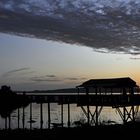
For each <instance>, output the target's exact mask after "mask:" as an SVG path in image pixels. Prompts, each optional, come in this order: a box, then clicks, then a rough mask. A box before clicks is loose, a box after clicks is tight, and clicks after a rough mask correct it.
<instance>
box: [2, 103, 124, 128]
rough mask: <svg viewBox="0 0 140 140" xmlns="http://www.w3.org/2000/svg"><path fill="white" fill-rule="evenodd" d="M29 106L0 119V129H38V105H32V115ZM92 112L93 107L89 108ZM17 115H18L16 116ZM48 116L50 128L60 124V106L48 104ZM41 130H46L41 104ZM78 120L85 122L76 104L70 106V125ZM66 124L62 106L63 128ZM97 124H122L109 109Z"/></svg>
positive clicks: (107, 108) (46, 114)
mask: <svg viewBox="0 0 140 140" xmlns="http://www.w3.org/2000/svg"><path fill="white" fill-rule="evenodd" d="M30 107H31V106H30V105H28V106H27V107H26V108H20V109H19V110H18V109H17V110H15V111H14V112H12V114H11V116H10V119H9V118H7V119H4V118H2V117H0V128H1V129H4V128H5V127H7V128H9V127H10V128H11V129H15V128H28V129H30V128H32V129H33V128H40V121H41V115H40V104H37V103H32V113H31V112H30ZM90 109H91V110H92V112H94V110H95V107H90ZM18 114H19V115H18ZM50 114H51V115H50V116H51V127H53V124H61V117H62V116H61V105H58V104H56V103H51V104H50ZM42 118H43V124H42V127H43V128H48V104H47V103H44V104H43V116H42ZM79 120H81V121H84V122H86V116H85V114H84V113H83V111H82V109H81V108H80V107H77V105H76V104H70V125H71V127H73V126H74V124H75V123H74V122H78V121H79ZM67 122H68V105H67V104H65V105H63V123H64V124H63V126H64V127H65V126H66V127H67ZM99 122H101V123H104V124H105V123H108V124H109V123H122V119H121V118H120V116H119V114H118V112H117V111H116V110H115V109H112V108H111V107H104V108H103V110H102V112H101V114H100V117H99Z"/></svg>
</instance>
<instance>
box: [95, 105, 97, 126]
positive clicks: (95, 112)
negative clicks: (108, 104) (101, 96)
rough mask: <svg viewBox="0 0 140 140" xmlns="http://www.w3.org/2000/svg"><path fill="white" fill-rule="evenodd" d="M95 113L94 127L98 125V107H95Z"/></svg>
mask: <svg viewBox="0 0 140 140" xmlns="http://www.w3.org/2000/svg"><path fill="white" fill-rule="evenodd" d="M95 113H96V122H95V125H96V126H97V125H98V106H97V105H96V109H95Z"/></svg>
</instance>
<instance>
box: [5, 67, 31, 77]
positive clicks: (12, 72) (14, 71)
mask: <svg viewBox="0 0 140 140" xmlns="http://www.w3.org/2000/svg"><path fill="white" fill-rule="evenodd" d="M27 70H30V68H28V67H26V68H20V69H14V70H10V71H8V72H6V73H4V74H3V75H2V77H7V76H11V75H12V74H15V73H19V72H25V71H27Z"/></svg>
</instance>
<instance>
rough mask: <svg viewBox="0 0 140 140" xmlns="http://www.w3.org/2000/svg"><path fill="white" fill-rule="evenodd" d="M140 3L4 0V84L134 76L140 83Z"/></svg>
mask: <svg viewBox="0 0 140 140" xmlns="http://www.w3.org/2000/svg"><path fill="white" fill-rule="evenodd" d="M139 14H140V2H139V1H137V0H136V1H132V0H114V1H112V0H98V1H96V0H87V1H84V0H76V1H74V0H71V1H69V0H65V1H64V0H59V1H58V0H54V1H53V2H52V1H51V0H38V1H37V0H29V1H22V0H21V1H16V0H7V1H4V0H1V2H0V85H5V84H6V85H9V86H11V88H12V89H14V90H37V89H43V90H44V89H45V90H48V89H58V88H59V89H60V88H72V87H75V86H77V85H79V84H82V83H83V82H84V81H86V80H89V79H98V78H117V77H130V78H132V79H133V80H135V81H136V82H137V85H140V65H139V63H140V56H139V55H140V47H139V45H140V43H139V38H140V27H139V25H140V24H139V22H140V20H139Z"/></svg>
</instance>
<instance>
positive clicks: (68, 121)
mask: <svg viewBox="0 0 140 140" xmlns="http://www.w3.org/2000/svg"><path fill="white" fill-rule="evenodd" d="M68 127H70V104H69V103H68Z"/></svg>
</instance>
